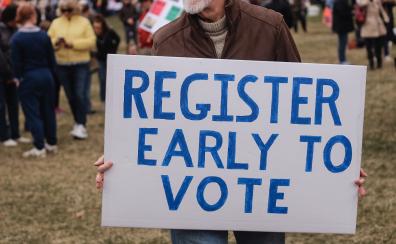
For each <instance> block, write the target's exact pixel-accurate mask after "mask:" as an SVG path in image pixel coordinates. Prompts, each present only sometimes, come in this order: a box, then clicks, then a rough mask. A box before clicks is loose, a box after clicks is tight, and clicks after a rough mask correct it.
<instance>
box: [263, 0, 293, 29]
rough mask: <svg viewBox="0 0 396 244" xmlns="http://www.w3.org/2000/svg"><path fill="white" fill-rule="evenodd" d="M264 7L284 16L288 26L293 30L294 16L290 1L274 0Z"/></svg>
mask: <svg viewBox="0 0 396 244" xmlns="http://www.w3.org/2000/svg"><path fill="white" fill-rule="evenodd" d="M264 7H266V8H269V9H272V10H274V11H276V12H278V13H280V14H282V15H283V19H284V20H285V22H286V24H287V26H288V27H289V28H291V27H292V26H293V22H294V21H293V14H292V10H291V6H290V4H289V1H287V0H272V1H270V2H269V3H267V4H266V5H264Z"/></svg>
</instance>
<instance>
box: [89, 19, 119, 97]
mask: <svg viewBox="0 0 396 244" xmlns="http://www.w3.org/2000/svg"><path fill="white" fill-rule="evenodd" d="M93 28H94V31H95V34H96V49H97V53H96V58H97V60H98V64H99V71H98V75H99V82H100V100H101V101H102V102H105V98H106V66H107V54H112V53H117V49H118V45H119V44H120V37H119V36H118V34H117V33H116V32H115V31H114V30H113V29H111V28H110V27H109V26H108V25H107V23H106V20H105V19H104V17H103V16H102V15H100V14H98V15H95V16H94V18H93Z"/></svg>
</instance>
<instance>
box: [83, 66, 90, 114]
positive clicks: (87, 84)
mask: <svg viewBox="0 0 396 244" xmlns="http://www.w3.org/2000/svg"><path fill="white" fill-rule="evenodd" d="M88 69H89V66H88ZM86 79H87V81H86V82H85V88H84V90H85V91H84V94H85V110H86V111H87V113H89V112H91V109H92V106H91V71H90V70H88V75H87V77H86Z"/></svg>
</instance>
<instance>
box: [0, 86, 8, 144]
mask: <svg viewBox="0 0 396 244" xmlns="http://www.w3.org/2000/svg"><path fill="white" fill-rule="evenodd" d="M6 110H7V109H6V98H5V82H0V141H1V142H3V141H6V140H8V139H10V138H9V135H8V128H7V120H6Z"/></svg>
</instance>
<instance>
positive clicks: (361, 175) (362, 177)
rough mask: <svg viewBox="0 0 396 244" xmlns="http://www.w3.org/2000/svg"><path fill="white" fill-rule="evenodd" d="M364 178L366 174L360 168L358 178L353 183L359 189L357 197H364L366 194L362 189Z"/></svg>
mask: <svg viewBox="0 0 396 244" xmlns="http://www.w3.org/2000/svg"><path fill="white" fill-rule="evenodd" d="M366 177H367V173H366V172H365V171H364V170H363V169H362V168H360V177H359V179H358V180H356V181H355V184H356V185H357V186H358V187H359V189H358V192H359V197H364V196H366V194H367V191H366V189H364V187H363V184H364V181H365V179H364V178H366Z"/></svg>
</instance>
